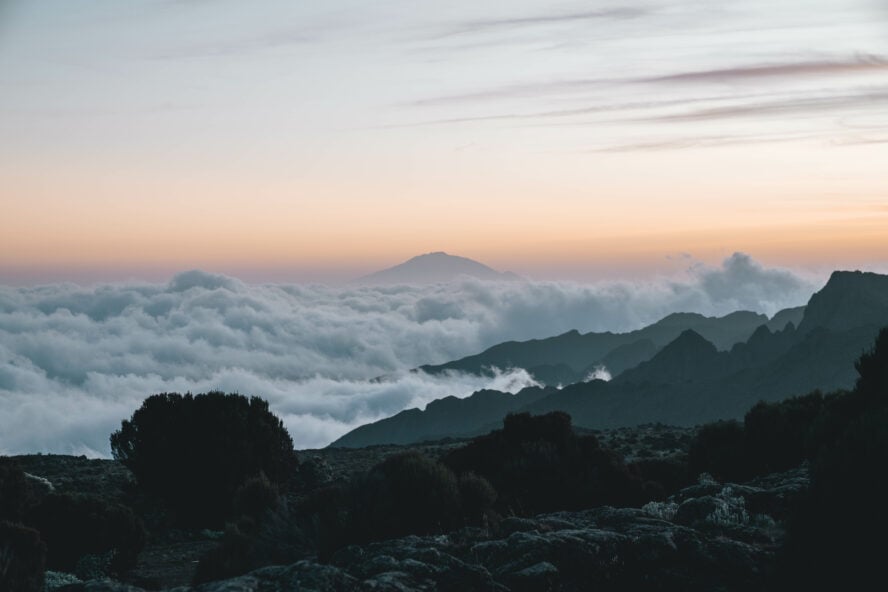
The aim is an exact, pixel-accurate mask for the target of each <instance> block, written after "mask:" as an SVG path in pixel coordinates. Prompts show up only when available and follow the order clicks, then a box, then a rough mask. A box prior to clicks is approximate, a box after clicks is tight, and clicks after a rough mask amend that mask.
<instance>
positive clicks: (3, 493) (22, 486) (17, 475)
mask: <svg viewBox="0 0 888 592" xmlns="http://www.w3.org/2000/svg"><path fill="white" fill-rule="evenodd" d="M38 501H39V499H38V497H37V495H36V492H35V491H34V487H33V486H32V485H31V483H29V481H28V478H27V477H26V476H25V473H24V471H22V469H21V468H20V467H19V465H18V463H16V462H15V460H13V459H11V458H8V457H5V456H0V520H8V521H11V522H20V521H21V520H22V518H23V517H24V515H25V512H27V510H28V509H29V508H31V507H32V506H34V505H36V504H37V502H38Z"/></svg>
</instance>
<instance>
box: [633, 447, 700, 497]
mask: <svg viewBox="0 0 888 592" xmlns="http://www.w3.org/2000/svg"><path fill="white" fill-rule="evenodd" d="M629 469H630V471H633V472H634V473H635V474H637V475H638V476H639V477H640V478H641V480H642V482H643V483H644V488H645V491H646V492H647V494H646V496H645V497H646V498H648V499H651V500H660V499H662V498H665V497H666V496H668V495H671V494H673V493H675V492H676V491H678V490H679V489H682V488H684V487H687V486H689V485H692V484H693V483H694V477H695V476H694V475H693V474H692V473H691V470H690V467H689V465H688V462H687V460H685V459H684V458H676V457H668V458H650V459H641V460H636V461H635V462H633V463H631V464H630V465H629Z"/></svg>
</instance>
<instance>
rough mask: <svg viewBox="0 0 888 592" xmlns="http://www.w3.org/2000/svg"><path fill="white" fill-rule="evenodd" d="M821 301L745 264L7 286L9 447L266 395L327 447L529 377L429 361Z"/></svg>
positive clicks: (808, 289)
mask: <svg viewBox="0 0 888 592" xmlns="http://www.w3.org/2000/svg"><path fill="white" fill-rule="evenodd" d="M813 290H814V286H813V285H812V284H811V283H810V282H808V281H806V280H804V279H801V278H800V277H798V276H796V275H794V274H793V273H790V272H789V271H786V270H777V269H767V268H764V267H762V266H761V265H759V264H757V263H756V262H755V261H753V260H752V259H750V258H749V257H748V256H746V255H743V254H735V255H733V256H732V257H730V258H728V259H727V260H725V261H724V263H723V264H722V265H721V266H720V267H717V268H713V267H707V266H702V265H696V266H693V267H691V268H690V269H689V271H688V274H687V276H686V277H684V278H682V279H662V280H660V281H651V282H647V283H631V282H601V283H595V284H580V283H570V282H482V281H476V280H469V279H466V280H464V281H461V282H456V283H451V284H441V285H436V286H423V287H419V286H396V287H360V286H358V287H355V286H352V287H347V288H331V287H324V286H308V285H260V286H253V285H247V284H244V283H242V282H240V281H239V280H237V279H234V278H230V277H226V276H221V275H213V274H209V273H205V272H200V271H190V272H186V273H182V274H179V275H177V276H176V277H175V278H173V280H172V281H170V282H169V283H168V284H163V285H158V284H144V283H140V284H126V285H125V284H116V285H114V284H109V285H99V286H96V287H91V288H83V287H79V286H76V285H73V284H58V285H51V286H41V287H28V288H11V287H0V452H3V453H21V452H31V451H44V452H63V453H84V454H89V455H106V454H107V453H108V444H107V440H108V435H109V434H110V433H111V431H113V430H114V429H115V428H116V427H117V426H118V425H119V422H120V420H121V419H123V418H126V417H128V416H129V415H130V414H131V413H132V412H133V410H134V409H135V408H136V407H138V405H139V404H140V402H141V401H142V399H144V398H145V397H146V396H148V395H150V394H152V393H156V392H163V391H177V392H185V391H192V392H204V391H207V390H211V389H221V390H225V391H238V392H241V393H244V394H254V395H259V396H261V397H264V398H266V399H268V400H269V401H270V402H271V405H272V408H273V409H274V411H275V412H276V413H278V414H280V415H281V416H282V417H283V418H284V420H285V423H286V425H287V427H288V428H289V430H290V432H291V434H292V435H293V438H294V441H295V442H296V444H297V446H299V447H316V446H323V445H325V444H327V443H329V442H330V441H332V440H333V439H335V438H336V437H338V436H339V435H341V434H343V433H345V432H346V431H348V430H349V429H351V428H353V427H355V426H357V425H360V424H362V423H365V422H368V421H373V420H376V419H379V418H381V417H385V416H389V415H392V414H394V413H397V412H398V411H400V410H402V409H405V408H409V407H415V406H423V405H425V404H426V403H427V402H428V401H430V400H432V399H435V398H439V397H442V396H446V395H456V396H466V395H468V394H470V393H472V392H473V391H475V390H477V389H480V388H498V389H500V390H510V391H516V390H517V389H520V388H521V387H523V386H526V385H527V384H530V382H531V379H530V377H529V376H528V375H527V374H526V373H525V372H523V371H520V370H515V371H511V372H508V373H504V374H501V375H499V376H496V377H494V378H493V379H490V378H479V377H474V376H466V375H449V376H444V377H440V376H439V377H432V376H428V375H425V374H422V373H411V372H408V370H409V369H410V368H413V367H416V366H418V365H421V364H425V363H441V362H445V361H447V360H451V359H454V358H458V357H461V356H465V355H468V354H471V353H475V352H478V351H480V350H482V349H484V348H485V347H489V346H490V345H493V344H495V343H499V342H501V341H504V340H508V339H529V338H535V337H546V336H549V335H554V334H558V333H561V332H564V331H567V330H570V329H579V330H580V331H583V332H586V331H603V330H611V331H623V330H630V329H634V328H637V327H639V326H642V325H644V324H647V323H650V322H653V321H655V320H657V319H658V318H660V317H662V316H664V315H665V314H668V313H670V312H675V311H696V312H701V313H705V314H725V313H727V312H730V311H733V310H736V309H751V310H756V311H762V312H766V313H774V312H776V311H777V310H778V309H780V308H783V307H786V306H794V305H798V304H801V303H804V302H805V301H806V300H807V298H808V296H810V294H811V293H812V292H813ZM379 377H383V378H381V379H378V380H377V378H379Z"/></svg>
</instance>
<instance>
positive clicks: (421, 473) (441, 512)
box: [348, 452, 462, 542]
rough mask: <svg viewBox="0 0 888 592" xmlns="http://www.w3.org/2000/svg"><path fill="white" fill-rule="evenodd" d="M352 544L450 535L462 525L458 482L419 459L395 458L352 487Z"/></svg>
mask: <svg viewBox="0 0 888 592" xmlns="http://www.w3.org/2000/svg"><path fill="white" fill-rule="evenodd" d="M351 495H352V499H351V508H350V509H351V511H350V516H349V524H348V528H349V530H350V532H349V533H348V538H349V539H350V540H351V541H353V542H365V541H370V540H379V539H388V538H394V537H399V536H404V535H407V534H436V533H442V532H447V531H448V530H451V529H453V528H455V527H457V526H461V524H462V503H461V499H460V490H459V482H458V480H457V478H456V475H454V474H453V471H451V470H450V469H449V468H447V467H445V466H444V465H442V464H440V463H438V462H435V461H433V460H431V459H429V458H427V457H425V456H422V455H421V454H418V453H415V452H407V453H404V454H397V455H394V456H391V457H389V458H387V459H385V460H384V461H382V462H381V463H379V464H378V465H376V466H375V467H373V468H372V469H371V470H370V471H369V472H368V473H367V474H366V475H364V476H362V477H359V478H358V479H357V480H356V482H355V483H354V484H353V485H352V493H351Z"/></svg>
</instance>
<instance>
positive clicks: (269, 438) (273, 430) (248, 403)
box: [111, 392, 298, 526]
mask: <svg viewBox="0 0 888 592" xmlns="http://www.w3.org/2000/svg"><path fill="white" fill-rule="evenodd" d="M111 451H112V453H113V454H114V458H116V459H118V460H119V461H121V462H122V463H123V464H124V465H125V466H126V467H127V468H129V469H130V470H131V471H132V472H133V475H135V477H136V479H137V481H138V483H139V485H140V486H141V487H143V488H144V489H145V490H147V491H150V492H152V493H154V494H156V495H158V496H160V497H161V498H162V499H164V500H165V501H166V503H167V504H168V505H169V506H170V507H171V508H172V509H173V510H174V511H175V512H176V513H177V516H178V519H179V521H180V522H181V523H186V524H189V525H194V526H198V525H199V526H218V525H221V524H222V523H223V521H224V519H225V518H226V517H227V516H229V515H230V513H231V511H232V503H233V500H234V496H235V493H236V492H237V490H238V488H239V487H241V486H242V485H243V484H244V482H245V481H246V480H247V479H250V478H253V477H256V476H258V475H259V474H260V473H262V474H264V475H265V477H266V478H267V479H268V481H270V482H271V483H274V484H277V485H280V484H284V483H286V482H287V480H288V478H289V477H290V476H291V475H292V474H294V471H295V469H296V467H297V464H298V462H297V459H296V454H295V452H294V451H293V441H292V439H291V438H290V435H289V433H287V430H286V428H284V425H283V422H282V421H281V420H280V419H278V418H277V417H276V416H275V415H274V414H273V413H271V412H270V411H269V409H268V403H267V402H266V401H263V400H262V399H260V398H258V397H251V398H247V397H244V396H242V395H237V394H224V393H221V392H210V393H206V394H200V395H191V394H190V393H189V394H185V395H180V394H176V393H162V394H158V395H153V396H151V397H149V398H148V399H146V400H145V401H144V403H143V404H142V406H141V407H140V408H139V409H138V410H136V412H135V413H133V416H132V418H131V419H130V420H127V421H124V422H123V423H122V425H121V428H120V430H119V431H117V432H114V434H112V435H111Z"/></svg>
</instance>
